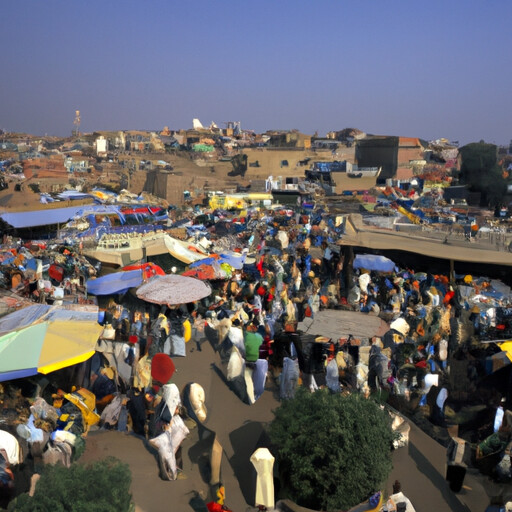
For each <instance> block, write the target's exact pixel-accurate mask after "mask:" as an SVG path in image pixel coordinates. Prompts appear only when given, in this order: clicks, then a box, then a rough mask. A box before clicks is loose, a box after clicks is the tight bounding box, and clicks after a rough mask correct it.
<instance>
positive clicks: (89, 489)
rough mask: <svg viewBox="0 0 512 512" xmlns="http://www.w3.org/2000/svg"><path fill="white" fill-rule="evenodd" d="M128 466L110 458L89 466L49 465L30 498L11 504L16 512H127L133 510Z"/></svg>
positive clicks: (10, 507) (26, 497)
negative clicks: (66, 466) (67, 466)
mask: <svg viewBox="0 0 512 512" xmlns="http://www.w3.org/2000/svg"><path fill="white" fill-rule="evenodd" d="M131 480H132V477H131V473H130V469H129V467H128V466H127V465H126V464H124V463H122V462H121V461H119V460H118V459H115V458H113V457H109V458H107V459H105V460H102V461H99V462H95V463H92V464H88V465H83V464H77V463H75V464H72V465H71V467H70V468H65V467H64V466H62V465H60V464H57V465H55V466H46V467H45V468H44V470H43V472H42V474H41V478H40V480H39V482H38V483H37V486H36V492H35V494H34V496H33V497H32V498H31V497H30V496H29V495H28V494H22V495H20V496H19V497H18V498H17V500H16V501H15V502H13V503H11V504H10V506H9V510H10V511H11V510H12V511H16V512H43V511H51V512H128V511H130V510H132V504H131V499H132V496H131V494H130V484H131Z"/></svg>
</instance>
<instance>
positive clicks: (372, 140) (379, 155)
mask: <svg viewBox="0 0 512 512" xmlns="http://www.w3.org/2000/svg"><path fill="white" fill-rule="evenodd" d="M398 146H399V137H395V136H384V135H372V136H368V137H366V138H365V139H361V140H358V141H357V143H356V162H357V164H358V166H359V167H382V171H381V173H380V176H379V181H384V182H385V180H386V179H390V178H394V177H395V175H396V171H397V169H398Z"/></svg>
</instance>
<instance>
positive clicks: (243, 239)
mask: <svg viewBox="0 0 512 512" xmlns="http://www.w3.org/2000/svg"><path fill="white" fill-rule="evenodd" d="M226 223H227V222H226V218H224V219H223V222H222V229H223V235H222V236H220V234H216V233H215V224H212V225H211V226H210V228H209V230H208V233H209V236H210V237H211V239H212V243H213V244H214V246H215V244H217V245H218V246H219V247H220V248H221V249H222V248H224V249H229V250H230V251H233V252H234V253H238V254H240V255H242V257H241V262H242V263H241V264H240V265H235V266H231V267H227V266H225V267H223V268H224V271H225V273H226V277H225V278H223V279H215V280H212V281H211V282H210V285H211V287H212V293H211V295H210V296H208V297H206V298H203V299H201V300H198V301H196V302H193V303H189V304H182V305H180V306H176V307H172V308H169V307H167V306H165V305H164V306H156V305H153V304H148V303H145V302H142V301H140V300H137V299H135V298H134V297H133V296H131V295H130V294H129V293H127V294H125V295H123V296H119V297H112V298H111V299H110V300H109V302H108V303H106V304H104V307H103V308H102V312H101V314H100V319H99V321H100V323H101V324H102V325H103V327H104V330H103V334H102V336H101V337H100V340H99V342H98V346H97V352H96V354H95V356H94V357H93V358H92V359H91V360H89V361H88V362H87V363H86V365H87V369H86V370H84V371H82V374H81V375H82V377H81V385H82V386H83V388H87V389H90V392H91V394H92V395H93V398H94V404H93V405H91V408H92V410H94V408H96V410H97V412H98V418H97V422H100V424H101V425H102V426H103V427H104V428H116V429H119V430H126V429H128V428H129V427H128V425H129V424H130V425H131V427H130V428H131V429H132V430H133V432H135V433H136V434H139V435H141V436H144V437H147V438H148V439H151V440H152V441H151V442H152V444H153V446H154V447H155V448H156V449H158V451H159V453H160V457H161V468H163V470H162V476H163V477H164V478H166V479H170V480H172V479H176V478H179V474H180V460H179V450H178V447H179V444H180V443H181V440H182V439H183V438H184V437H185V436H186V435H187V434H188V433H189V431H190V429H191V428H194V426H195V425H197V424H198V423H201V422H202V421H204V420H205V418H206V404H205V398H204V397H205V393H204V390H203V389H202V388H201V386H199V385H198V384H197V385H195V386H192V387H191V386H189V387H188V388H187V389H186V390H183V392H181V393H180V391H179V389H178V388H177V387H176V386H175V385H174V384H171V383H170V382H169V381H170V380H171V377H172V374H173V372H174V364H173V362H172V358H173V357H191V353H192V352H193V351H195V350H197V351H201V350H202V348H201V346H202V344H203V343H204V342H205V341H206V340H207V341H208V342H210V343H211V344H212V346H213V347H214V349H215V350H216V351H217V352H218V353H219V355H220V358H221V361H222V362H223V363H224V370H225V374H226V380H227V382H228V384H229V385H230V386H231V387H232V389H233V391H234V392H235V393H236V394H237V395H238V396H239V397H240V399H241V400H243V401H245V402H247V403H249V404H252V403H254V402H255V401H256V400H257V399H258V398H259V397H260V396H261V395H262V394H263V393H264V391H265V389H266V382H267V379H270V380H271V381H272V382H274V383H275V384H276V385H277V386H279V390H280V392H279V394H280V397H281V399H289V398H292V397H293V396H294V394H295V390H296V388H297V386H299V385H301V384H302V385H305V386H307V387H309V389H311V390H312V391H314V390H316V389H318V388H320V387H327V388H328V389H329V390H330V391H331V392H333V393H343V392H358V393H363V394H365V395H366V396H372V397H375V398H377V399H379V400H381V401H388V402H389V403H391V404H392V405H394V406H395V407H397V408H399V409H401V410H402V411H403V412H406V413H411V411H412V412H414V411H415V410H421V411H428V412H427V417H428V419H429V420H430V421H431V422H432V423H433V424H435V425H438V426H440V427H445V426H446V425H447V423H450V421H452V420H453V417H451V416H450V417H448V416H449V415H447V404H451V405H452V408H451V412H452V413H453V409H457V406H456V405H454V404H455V403H456V402H457V404H458V405H460V404H461V403H463V402H470V401H480V403H486V404H487V406H488V408H489V410H493V411H495V410H496V409H497V408H498V407H501V408H502V411H503V414H502V415H501V421H500V422H498V423H497V422H496V421H494V419H495V418H494V416H493V418H492V422H490V424H489V425H485V428H484V426H482V425H481V426H480V427H481V428H479V429H478V431H477V432H473V433H472V434H471V436H472V437H471V439H470V440H471V441H473V442H474V443H475V444H476V445H477V446H478V447H477V450H476V456H477V457H480V458H485V457H486V456H487V455H490V454H492V455H494V454H496V453H500V459H499V460H498V461H497V465H499V464H501V466H500V468H501V469H500V471H501V472H499V471H495V474H496V475H498V476H499V478H501V479H504V480H506V479H510V478H511V474H510V453H509V452H510V439H511V427H512V418H511V415H510V412H509V409H510V407H511V398H512V397H511V396H510V392H509V393H508V395H507V394H506V393H500V391H499V388H498V387H496V386H494V387H491V388H489V389H487V388H480V387H479V383H480V382H481V381H482V379H483V378H484V377H485V376H486V374H488V373H492V370H493V369H494V368H492V365H493V364H494V362H495V360H497V359H498V358H496V357H495V356H496V355H497V354H498V353H499V352H500V350H499V348H498V347H497V346H496V345H495V344H489V345H486V346H483V345H482V344H481V343H480V341H481V340H482V339H492V338H493V337H494V338H498V339H503V338H504V337H505V336H507V335H509V331H510V332H512V322H509V320H510V319H512V308H510V304H511V302H512V299H511V297H512V296H511V294H510V289H509V288H508V287H507V286H506V285H504V284H503V283H501V282H499V281H495V280H492V279H487V278H476V277H473V276H469V275H464V276H445V275H434V274H431V273H428V272H419V271H415V270H413V269H410V268H407V269H403V268H398V266H395V265H393V266H392V268H391V269H387V270H385V271H384V270H382V269H379V268H365V267H361V266H357V268H354V267H355V265H354V257H353V252H352V249H350V248H349V249H343V248H342V246H340V245H339V244H337V241H338V240H339V239H340V237H342V236H343V223H342V222H341V219H340V218H338V217H336V216H334V215H329V214H328V213H327V212H326V211H324V210H322V209H319V208H317V209H314V210H312V211H307V210H304V209H301V211H299V212H296V211H293V210H283V211H281V212H261V211H260V212H256V211H254V212H253V213H248V214H247V215H246V216H245V217H238V218H236V222H232V224H231V225H230V227H229V229H228V231H229V232H228V233H226ZM205 231H206V230H204V229H202V230H200V231H199V232H200V233H201V236H203V235H204V233H205ZM325 309H343V310H352V311H356V312H360V313H363V314H367V315H373V316H379V317H380V318H381V319H383V320H384V321H386V322H387V323H388V325H389V328H388V329H387V330H386V332H385V333H381V335H380V336H377V335H375V336H370V337H368V338H362V337H358V336H354V337H353V336H350V337H348V338H341V337H340V338H328V337H325V336H323V334H324V333H323V332H322V326H321V324H317V325H316V326H315V329H316V330H317V332H315V334H313V335H312V334H309V332H308V333H306V332H304V331H303V330H302V329H301V327H303V326H304V325H306V324H308V325H310V323H311V322H314V320H315V317H317V316H321V313H322V311H323V310H325ZM364 321H365V320H364V316H361V322H364ZM375 334H377V333H375ZM187 347H188V348H187ZM192 357H193V356H192ZM489 361H490V363H489ZM460 363H464V372H463V374H460V375H458V377H455V378H454V374H455V369H457V371H459V367H460ZM84 364H85V363H84ZM488 364H490V365H491V371H489V368H488ZM486 365H487V366H486ZM455 367H456V368H455ZM73 371H74V372H75V374H74V376H75V377H76V375H77V373H76V372H77V370H76V368H75V369H74V370H73ZM457 379H459V381H457ZM68 391H70V392H71V390H68ZM53 398H54V401H55V400H56V402H57V403H53V405H52V406H51V407H52V408H54V409H55V413H54V414H53V413H52V414H51V415H50V416H51V417H52V418H53V419H54V420H53V423H52V425H51V428H50V430H51V431H55V430H59V425H60V423H59V421H62V420H60V418H61V417H62V410H61V407H62V403H61V402H62V400H64V404H65V403H66V400H67V401H68V402H70V403H72V402H71V401H70V398H69V396H66V395H64V394H63V393H61V392H57V393H56V395H55V396H54V397H53ZM81 400H83V397H82V398H81ZM75 408H77V406H76V404H75ZM43 409H44V410H46V408H43ZM43 409H42V410H43ZM68 409H69V410H73V413H74V414H75V416H76V417H78V415H79V413H80V414H81V415H82V416H81V418H79V419H77V420H76V423H77V424H79V425H81V426H80V428H77V434H82V433H84V431H85V432H86V431H87V428H88V426H89V424H88V423H89V422H88V420H89V419H90V418H91V417H88V416H87V415H86V414H85V413H84V411H83V410H80V408H79V407H78V408H77V410H75V409H73V406H72V405H68V406H67V409H65V412H66V414H68V415H69V414H70V412H69V411H68ZM100 415H101V416H100ZM129 418H130V419H129ZM34 419H37V418H36V417H35V416H34V415H32V423H30V419H29V421H28V425H29V426H30V428H29V429H28V430H29V431H31V432H32V434H30V432H29V433H28V434H27V435H26V436H25V438H26V439H29V440H30V435H36V438H37V439H39V437H41V436H39V434H38V433H37V432H36V430H34V429H36V428H37V429H39V428H40V427H41V424H39V427H36V426H34V423H33V422H34ZM93 419H94V418H93ZM91 424H94V423H93V422H92V420H91ZM68 430H69V429H68ZM23 432H24V433H26V432H27V429H24V430H23ZM34 432H35V434H34ZM47 433H48V434H49V433H51V432H47ZM43 437H44V439H46V441H47V442H49V441H50V438H49V435H48V436H46V435H45V436H43ZM51 441H52V442H53V445H52V446H53V448H55V447H56V446H58V444H57V443H66V442H69V439H60V438H59V439H53V440H51ZM170 446H173V447H174V449H173V450H170V448H169V447H170ZM38 449H39V450H41V453H42V452H43V451H44V448H43V449H42V448H41V447H40V446H38ZM507 450H508V451H507ZM171 452H172V453H171ZM66 457H68V458H69V457H70V454H69V453H68V452H66ZM507 457H508V462H507ZM503 461H505V462H503ZM507 463H508V469H507ZM497 465H495V466H493V471H494V470H495V469H496V467H497Z"/></svg>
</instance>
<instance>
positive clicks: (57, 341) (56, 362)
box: [0, 304, 102, 382]
mask: <svg viewBox="0 0 512 512" xmlns="http://www.w3.org/2000/svg"><path fill="white" fill-rule="evenodd" d="M97 319H98V308H96V307H91V306H68V307H65V308H61V307H57V306H48V305H42V304H41V305H34V306H29V307H27V308H24V309H22V310H20V311H16V312H14V313H11V314H10V315H7V316H5V317H4V318H2V319H1V320H0V382H1V381H5V380H12V379H19V378H23V377H30V376H31V375H36V374H37V373H43V374H47V373H50V372H53V371H55V370H59V369H61V368H65V367H66V366H72V365H74V364H77V363H81V362H83V361H86V360H87V359H89V358H90V357H92V356H93V355H94V352H95V350H94V347H95V346H96V342H97V340H98V337H99V335H100V333H101V331H102V327H101V326H100V325H99V324H98V322H97Z"/></svg>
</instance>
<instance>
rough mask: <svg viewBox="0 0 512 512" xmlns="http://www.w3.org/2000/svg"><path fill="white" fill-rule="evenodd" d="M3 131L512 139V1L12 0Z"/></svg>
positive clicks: (0, 16) (6, 28) (3, 59)
mask: <svg viewBox="0 0 512 512" xmlns="http://www.w3.org/2000/svg"><path fill="white" fill-rule="evenodd" d="M0 20H1V21H0V29H1V30H0V48H1V50H0V71H1V75H2V76H1V80H0V98H1V100H0V128H4V129H7V130H9V131H25V132H30V133H37V134H44V133H48V134H55V135H69V134H70V132H71V129H72V128H73V117H74V111H75V109H80V110H81V113H82V130H83V131H93V130H110V129H112V130H114V129H115V130H117V129H151V130H153V129H154V130H160V129H162V128H163V127H164V126H165V125H168V126H169V127H170V128H171V129H178V128H189V127H191V126H192V118H194V117H198V118H199V119H200V120H201V121H202V123H203V124H205V125H206V124H209V123H210V122H211V121H212V120H214V121H215V122H216V123H217V124H218V125H219V126H220V127H223V126H224V124H223V123H224V122H225V121H241V122H242V127H243V128H250V129H254V130H256V131H258V132H262V131H265V130H267V129H292V128H297V129H299V130H301V131H303V132H305V133H309V134H313V133H314V132H315V131H318V133H319V134H320V135H324V134H325V133H327V131H329V130H339V129H342V128H345V127H356V128H359V129H361V130H363V131H365V132H367V133H375V134H389V135H401V136H411V137H421V138H425V139H433V138H438V137H447V138H450V139H452V140H460V141H461V143H467V142H471V141H477V140H480V139H484V140H486V141H487V142H495V143H497V144H505V143H506V144H508V142H509V140H510V139H512V96H511V90H512V1H511V0H492V1H489V0H481V1H476V0H434V1H417V0H362V1H355V0H314V1H313V0H307V1H306V0H253V1H247V0H233V1H224V0H194V1H192V0H181V1H179V2H178V1H173V0H138V1H135V0H125V1H120V0H111V1H110V0H61V1H55V0H1V6H0Z"/></svg>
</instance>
